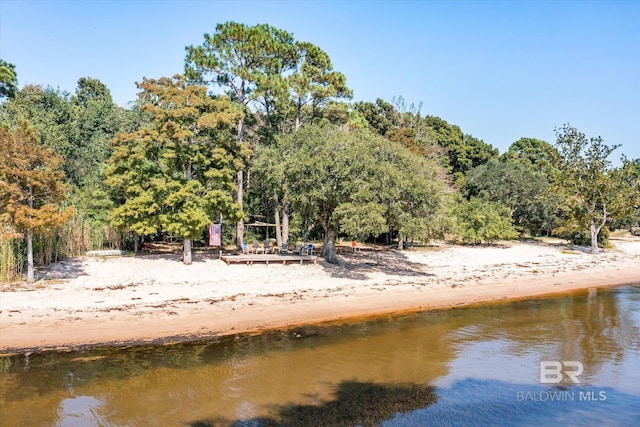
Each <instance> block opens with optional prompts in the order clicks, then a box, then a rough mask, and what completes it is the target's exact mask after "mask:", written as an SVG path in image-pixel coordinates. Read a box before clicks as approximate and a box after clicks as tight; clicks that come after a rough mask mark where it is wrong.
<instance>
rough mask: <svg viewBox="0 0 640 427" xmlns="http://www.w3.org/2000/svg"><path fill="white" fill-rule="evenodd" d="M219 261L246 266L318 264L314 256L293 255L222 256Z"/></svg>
mask: <svg viewBox="0 0 640 427" xmlns="http://www.w3.org/2000/svg"><path fill="white" fill-rule="evenodd" d="M220 259H221V260H222V261H224V262H226V263H227V265H229V264H247V265H251V264H253V263H256V262H261V263H262V262H264V263H265V264H267V265H269V263H270V262H271V263H280V264H283V265H286V264H287V263H288V262H299V263H300V264H303V263H304V262H305V261H309V262H313V263H314V264H315V263H316V262H318V257H317V256H315V255H293V254H280V255H279V254H273V255H272V254H243V255H222V256H221V257H220Z"/></svg>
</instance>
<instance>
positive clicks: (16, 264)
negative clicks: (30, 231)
mask: <svg viewBox="0 0 640 427" xmlns="http://www.w3.org/2000/svg"><path fill="white" fill-rule="evenodd" d="M25 261H26V253H25V248H24V243H23V241H22V240H20V239H13V240H9V239H0V281H1V282H11V281H14V280H19V279H20V277H21V276H22V272H23V268H24V264H25Z"/></svg>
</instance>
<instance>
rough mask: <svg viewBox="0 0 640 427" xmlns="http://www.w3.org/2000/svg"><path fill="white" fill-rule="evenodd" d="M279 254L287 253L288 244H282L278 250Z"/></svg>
mask: <svg viewBox="0 0 640 427" xmlns="http://www.w3.org/2000/svg"><path fill="white" fill-rule="evenodd" d="M280 253H281V254H288V253H289V244H288V243H283V244H282V247H281V248H280Z"/></svg>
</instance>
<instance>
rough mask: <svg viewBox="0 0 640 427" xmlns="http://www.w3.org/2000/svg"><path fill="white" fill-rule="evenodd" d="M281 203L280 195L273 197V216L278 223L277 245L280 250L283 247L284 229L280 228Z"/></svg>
mask: <svg viewBox="0 0 640 427" xmlns="http://www.w3.org/2000/svg"><path fill="white" fill-rule="evenodd" d="M279 208H280V202H279V201H278V195H277V194H274V195H273V215H274V218H275V223H276V245H278V248H281V247H282V243H283V241H282V229H281V228H280V209H279Z"/></svg>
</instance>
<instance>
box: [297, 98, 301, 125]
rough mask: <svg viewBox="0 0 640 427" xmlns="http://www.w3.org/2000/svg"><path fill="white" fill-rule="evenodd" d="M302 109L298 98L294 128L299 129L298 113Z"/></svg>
mask: <svg viewBox="0 0 640 427" xmlns="http://www.w3.org/2000/svg"><path fill="white" fill-rule="evenodd" d="M301 111H302V104H301V103H300V100H299V99H298V103H297V105H296V130H298V129H300V114H301Z"/></svg>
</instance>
